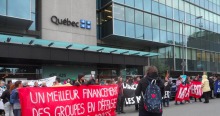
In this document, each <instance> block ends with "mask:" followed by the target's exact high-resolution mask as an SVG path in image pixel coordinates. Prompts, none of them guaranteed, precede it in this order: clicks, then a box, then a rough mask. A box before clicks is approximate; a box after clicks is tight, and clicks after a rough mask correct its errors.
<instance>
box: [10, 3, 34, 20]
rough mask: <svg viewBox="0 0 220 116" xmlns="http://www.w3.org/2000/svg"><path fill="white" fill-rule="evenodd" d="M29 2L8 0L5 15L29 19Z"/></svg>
mask: <svg viewBox="0 0 220 116" xmlns="http://www.w3.org/2000/svg"><path fill="white" fill-rule="evenodd" d="M30 3H31V1H30V0H22V1H20V0H8V3H7V4H8V8H7V13H8V15H9V16H13V17H18V18H23V19H31V9H30V8H31V7H30Z"/></svg>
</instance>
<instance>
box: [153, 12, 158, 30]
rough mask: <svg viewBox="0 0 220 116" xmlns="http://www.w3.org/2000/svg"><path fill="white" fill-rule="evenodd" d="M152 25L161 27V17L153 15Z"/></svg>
mask: <svg viewBox="0 0 220 116" xmlns="http://www.w3.org/2000/svg"><path fill="white" fill-rule="evenodd" d="M152 27H153V28H157V29H159V17H158V16H155V15H152Z"/></svg>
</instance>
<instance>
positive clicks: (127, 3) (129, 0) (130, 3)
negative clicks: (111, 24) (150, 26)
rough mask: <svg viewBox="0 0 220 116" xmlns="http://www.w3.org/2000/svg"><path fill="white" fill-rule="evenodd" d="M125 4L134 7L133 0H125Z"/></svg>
mask: <svg viewBox="0 0 220 116" xmlns="http://www.w3.org/2000/svg"><path fill="white" fill-rule="evenodd" d="M125 4H126V5H128V6H132V7H134V0H125Z"/></svg>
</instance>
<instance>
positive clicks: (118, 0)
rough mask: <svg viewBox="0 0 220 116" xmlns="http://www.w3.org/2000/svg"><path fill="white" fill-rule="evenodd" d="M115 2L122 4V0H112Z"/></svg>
mask: <svg viewBox="0 0 220 116" xmlns="http://www.w3.org/2000/svg"><path fill="white" fill-rule="evenodd" d="M114 1H115V2H118V3H122V4H124V0H114Z"/></svg>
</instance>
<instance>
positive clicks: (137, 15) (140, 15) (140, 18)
mask: <svg viewBox="0 0 220 116" xmlns="http://www.w3.org/2000/svg"><path fill="white" fill-rule="evenodd" d="M143 20H144V17H143V12H141V11H137V10H135V23H136V24H140V25H143Z"/></svg>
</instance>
